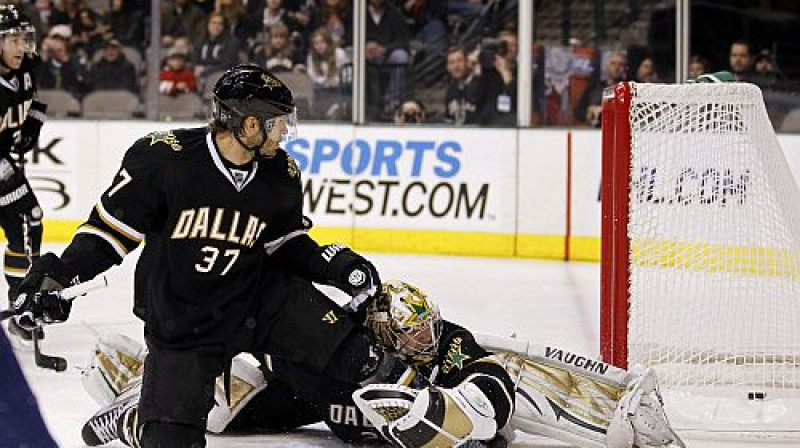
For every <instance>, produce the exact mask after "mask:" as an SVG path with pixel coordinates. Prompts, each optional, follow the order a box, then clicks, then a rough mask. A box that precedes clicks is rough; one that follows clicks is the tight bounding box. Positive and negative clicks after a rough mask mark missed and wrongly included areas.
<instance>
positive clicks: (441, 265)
mask: <svg viewBox="0 0 800 448" xmlns="http://www.w3.org/2000/svg"><path fill="white" fill-rule="evenodd" d="M62 248H63V246H49V247H48V249H50V250H53V251H55V252H57V253H60V251H61V249H62ZM368 255H369V257H370V259H372V260H373V261H374V263H375V264H376V266H377V267H378V268H379V270H380V272H381V274H382V276H383V277H384V279H390V278H396V279H402V280H405V281H407V282H409V283H412V284H415V285H417V286H419V287H421V288H422V289H423V290H425V291H427V292H428V294H429V295H430V296H431V297H432V298H434V299H435V300H436V301H437V302H438V303H439V305H440V307H441V309H442V313H443V314H444V316H445V317H446V318H447V319H449V320H452V321H455V322H457V323H460V324H462V325H464V326H466V327H468V328H470V329H472V330H475V331H479V332H482V333H491V334H497V335H510V334H512V333H516V335H517V337H519V338H525V339H530V340H533V341H536V342H538V343H549V344H553V345H557V346H561V347H563V348H566V349H570V350H574V351H578V352H582V353H585V354H587V355H590V356H597V355H598V351H599V343H598V332H599V286H600V275H599V265H598V264H595V263H563V262H557V261H539V260H523V259H499V258H467V257H446V256H426V255H384V254H368ZM137 256H138V252H137V253H133V254H131V255H129V256H128V257H127V259H126V261H125V263H123V265H122V266H121V267H119V268H115V269H114V270H112V271H110V272H109V275H108V278H109V286H108V287H107V288H105V289H102V290H98V291H95V292H92V293H90V294H89V295H87V296H85V297H81V298H79V299H78V300H76V301H75V304H74V306H73V310H72V315H71V317H70V320H69V321H68V322H66V323H63V324H58V325H52V326H49V327H47V337H46V339H45V340H44V342H43V344H42V348H43V351H44V352H45V353H48V354H57V355H59V356H63V357H65V358H67V360H68V362H69V366H70V367H69V368H68V369H67V371H66V372H61V373H56V372H52V371H48V370H44V369H41V368H38V367H36V365H35V364H34V362H33V354H32V353H31V352H17V357H18V358H19V360H20V363H21V364H22V367H23V370H24V372H25V375H26V377H27V378H28V381H29V382H30V383H31V386H32V388H33V390H34V393H35V394H36V397H37V399H38V401H39V406H40V407H41V410H42V413H43V415H44V417H45V420H46V421H47V423H48V426H49V428H50V431H51V433H52V434H53V437H54V438H55V439H56V441H57V442H58V443H59V445H60V446H61V447H62V448H75V447H83V446H84V445H83V443H82V441H81V436H80V429H81V427H82V426H83V424H84V422H85V421H86V419H87V418H88V417H89V416H91V415H92V414H93V413H94V412H95V411H96V410H97V405H95V403H94V402H93V401H92V399H91V398H90V397H89V396H88V394H86V393H85V392H84V390H83V387H82V385H81V380H80V373H79V370H78V369H79V367H80V366H82V365H84V364H85V363H86V362H87V360H88V358H89V355H90V351H91V350H92V347H93V343H94V342H95V336H94V334H95V332H96V331H100V332H104V331H113V332H120V333H123V334H126V335H128V336H131V337H133V338H135V339H138V340H142V325H141V323H140V322H139V321H138V320H137V319H136V317H134V316H133V313H132V312H131V308H132V299H131V294H132V293H131V291H132V284H133V283H132V274H133V267H134V264H135V260H136V258H137ZM2 283H4V282H2ZM3 288H5V285H3ZM0 294H2V295H3V296H4V295H5V291H0ZM517 434H518V437H517V440H516V441H515V442H514V444H513V446H515V447H525V446H536V447H547V446H550V447H556V446H564V445H563V444H560V443H558V442H552V441H548V440H546V439H543V438H540V437H535V436H530V435H527V434H522V433H519V432H518V433H517ZM208 445H209V447H213V448H219V447H255V446H258V447H288V448H294V447H340V446H346V445H345V444H343V443H341V442H338V441H336V439H334V438H333V437H332V436H331V435H330V433H329V432H328V431H327V430H326V428H325V426H324V425H322V424H318V425H313V426H310V427H307V428H304V429H303V430H301V431H296V432H293V433H291V434H282V435H270V436H239V437H230V436H225V437H211V436H210V437H209V444H208ZM113 446H118V447H119V446H123V445H122V444H120V443H118V442H117V444H116V445H113ZM689 446H691V447H700V446H702V447H705V446H717V447H723V446H724V447H739V446H742V447H743V446H745V445H744V444H736V443H732V442H725V443H722V444H708V443H692V444H690V445H689ZM758 446H764V445H763V444H761V445H758Z"/></svg>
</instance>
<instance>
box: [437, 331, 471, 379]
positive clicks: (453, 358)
mask: <svg viewBox="0 0 800 448" xmlns="http://www.w3.org/2000/svg"><path fill="white" fill-rule="evenodd" d="M461 341H462V339H461V338H453V341H452V342H450V349H449V350H447V356H445V359H444V362H443V363H442V372H444V373H448V372H450V371H451V370H453V369H454V368H455V369H459V370H461V369H463V368H464V362H465V361H467V360H468V359H472V357H471V356H469V355H465V354H464V352H462V351H461Z"/></svg>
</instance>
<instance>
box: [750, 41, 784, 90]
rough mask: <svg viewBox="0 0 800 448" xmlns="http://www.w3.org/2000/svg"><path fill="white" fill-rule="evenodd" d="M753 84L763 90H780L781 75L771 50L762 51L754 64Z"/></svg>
mask: <svg viewBox="0 0 800 448" xmlns="http://www.w3.org/2000/svg"><path fill="white" fill-rule="evenodd" d="M753 70H754V73H753V75H754V76H753V82H755V83H756V84H758V86H759V87H761V88H762V89H764V88H768V89H774V88H779V84H780V81H781V76H780V75H781V73H780V71H779V70H778V67H777V65H776V64H775V60H774V59H773V58H772V54H771V53H770V51H769V50H761V51H760V52H759V53H758V54H757V55H756V57H755V59H754V62H753Z"/></svg>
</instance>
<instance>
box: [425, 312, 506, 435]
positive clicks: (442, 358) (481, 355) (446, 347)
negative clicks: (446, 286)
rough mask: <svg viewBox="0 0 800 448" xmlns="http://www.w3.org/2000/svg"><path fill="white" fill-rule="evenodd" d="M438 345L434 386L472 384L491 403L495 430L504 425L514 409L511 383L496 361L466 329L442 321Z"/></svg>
mask: <svg viewBox="0 0 800 448" xmlns="http://www.w3.org/2000/svg"><path fill="white" fill-rule="evenodd" d="M440 344H441V345H440V346H439V354H438V356H437V359H436V363H437V364H436V367H438V369H439V373H438V375H437V377H435V378H434V379H433V381H434V383H435V384H436V385H438V386H442V387H450V388H452V387H456V386H458V385H459V384H462V383H464V382H467V381H469V382H472V383H474V384H475V385H476V386H478V387H479V388H480V389H481V391H483V393H484V394H486V397H487V398H488V399H489V400H490V401H491V402H492V405H493V406H494V410H495V420H496V421H497V427H498V428H502V427H503V426H505V425H506V423H508V420H509V419H510V418H511V413H512V412H513V410H514V384H513V382H512V381H511V377H510V376H509V375H508V373H507V372H506V370H505V369H504V368H503V366H502V364H501V363H500V361H499V360H498V359H497V358H496V357H495V356H494V354H492V353H491V352H488V351H486V350H485V349H484V348H483V347H481V346H480V345H479V344H478V343H477V342H476V341H475V337H474V336H473V335H472V333H471V332H470V331H469V330H467V329H466V328H464V327H461V326H459V325H456V324H454V323H452V322H448V321H445V322H444V328H443V331H442V337H441V339H440Z"/></svg>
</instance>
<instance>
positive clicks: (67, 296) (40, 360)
mask: <svg viewBox="0 0 800 448" xmlns="http://www.w3.org/2000/svg"><path fill="white" fill-rule="evenodd" d="M106 285H108V281H106V276H105V275H100V276H97V277H95V278H94V279H92V280H89V281H88V282H84V283H80V284H77V285H75V286H71V287H70V288H73V289H71V290H70V288H65V289H63V290H62V291H61V298H62V299H63V300H72V299H74V298H75V297H78V296H80V295H83V294H86V293H87V292H89V291H91V290H92V289H96V288H101V287H104V286H106ZM39 327H41V324H40V325H39ZM39 327H37V329H38V328H39ZM32 339H33V359H34V361H36V365H37V366H39V367H43V368H45V369H51V370H55V371H56V372H63V371H64V370H67V360H66V359H65V358H62V357H60V356H56V355H46V354H44V353H42V350H41V349H40V348H39V336H38V335H37V334H36V330H34V331H33V334H32Z"/></svg>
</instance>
